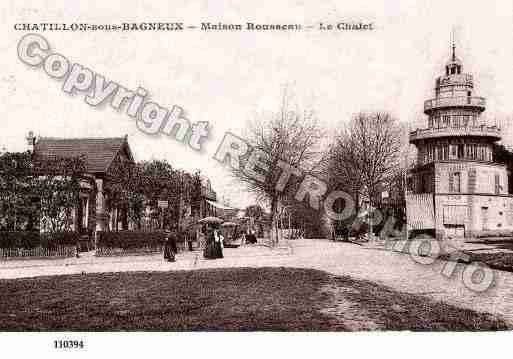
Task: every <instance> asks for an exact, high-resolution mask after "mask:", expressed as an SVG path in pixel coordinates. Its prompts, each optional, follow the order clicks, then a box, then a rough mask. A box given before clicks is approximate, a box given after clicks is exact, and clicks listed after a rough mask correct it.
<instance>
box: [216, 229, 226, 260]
mask: <svg viewBox="0 0 513 359" xmlns="http://www.w3.org/2000/svg"><path fill="white" fill-rule="evenodd" d="M214 237H215V243H216V258H224V256H223V248H224V245H223V240H224V237H223V235H222V234H221V232H219V231H218V230H217V229H216V230H214Z"/></svg>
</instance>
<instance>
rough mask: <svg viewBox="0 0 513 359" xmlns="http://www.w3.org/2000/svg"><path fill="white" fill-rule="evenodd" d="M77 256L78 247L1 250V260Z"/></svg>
mask: <svg viewBox="0 0 513 359" xmlns="http://www.w3.org/2000/svg"><path fill="white" fill-rule="evenodd" d="M76 254H77V248H76V246H57V247H56V248H52V249H50V248H43V247H35V248H31V249H25V248H0V259H9V258H17V259H18V258H48V257H57V258H65V257H74V256H75V255H76Z"/></svg>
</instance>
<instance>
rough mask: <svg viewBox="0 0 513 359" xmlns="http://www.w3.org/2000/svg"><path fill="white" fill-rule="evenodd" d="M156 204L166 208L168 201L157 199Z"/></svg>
mask: <svg viewBox="0 0 513 359" xmlns="http://www.w3.org/2000/svg"><path fill="white" fill-rule="evenodd" d="M157 205H158V207H159V208H167V207H169V202H168V201H158V202H157Z"/></svg>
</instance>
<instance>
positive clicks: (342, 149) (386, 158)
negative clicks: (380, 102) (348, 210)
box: [326, 112, 407, 210]
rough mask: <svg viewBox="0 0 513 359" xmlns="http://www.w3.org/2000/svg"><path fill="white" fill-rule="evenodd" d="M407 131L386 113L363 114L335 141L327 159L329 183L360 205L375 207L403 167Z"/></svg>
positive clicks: (358, 115) (355, 118) (357, 116)
mask: <svg viewBox="0 0 513 359" xmlns="http://www.w3.org/2000/svg"><path fill="white" fill-rule="evenodd" d="M405 135H406V128H405V127H404V126H402V124H400V123H399V122H398V120H397V119H396V118H394V117H392V116H391V115H390V114H388V113H386V112H375V113H363V112H362V113H359V114H357V115H355V116H354V117H353V119H352V120H351V122H350V123H349V125H348V126H347V127H346V128H344V129H343V130H342V131H341V132H340V134H339V135H338V136H337V138H336V139H335V141H334V143H333V145H332V146H331V148H330V150H329V154H328V156H327V158H328V161H327V169H326V170H327V174H328V182H329V184H330V186H331V187H333V188H336V189H339V190H344V191H346V192H348V193H349V194H350V195H351V196H352V197H353V199H354V201H355V203H356V208H357V210H358V205H359V202H360V199H361V197H362V196H364V197H366V198H367V199H368V201H369V204H370V205H371V206H372V201H373V199H375V198H376V196H377V195H378V190H379V188H380V186H381V185H383V184H384V183H387V182H389V181H390V180H391V178H393V177H394V176H396V175H397V171H398V169H400V168H402V167H403V163H402V162H404V151H405V150H406V148H407V147H406V146H405V138H406V137H405Z"/></svg>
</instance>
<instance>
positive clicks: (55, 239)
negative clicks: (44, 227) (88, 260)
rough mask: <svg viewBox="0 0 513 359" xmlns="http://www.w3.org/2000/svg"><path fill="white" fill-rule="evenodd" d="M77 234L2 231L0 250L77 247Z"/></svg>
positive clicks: (0, 232)
mask: <svg viewBox="0 0 513 359" xmlns="http://www.w3.org/2000/svg"><path fill="white" fill-rule="evenodd" d="M78 238H79V236H78V233H77V232H54V233H39V232H21V231H17V232H11V231H10V232H7V231H0V248H4V249H7V248H10V249H16V248H20V249H33V248H45V249H55V248H57V247H59V246H61V247H70V246H76V245H77V242H78Z"/></svg>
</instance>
